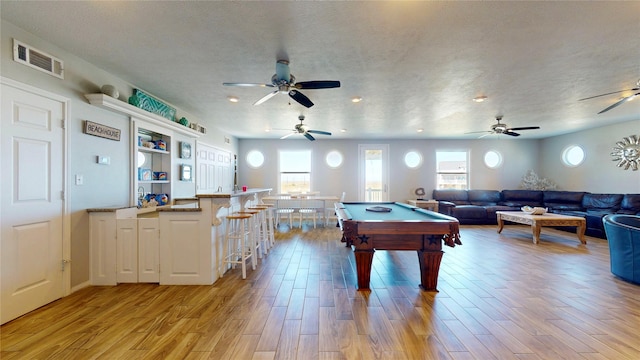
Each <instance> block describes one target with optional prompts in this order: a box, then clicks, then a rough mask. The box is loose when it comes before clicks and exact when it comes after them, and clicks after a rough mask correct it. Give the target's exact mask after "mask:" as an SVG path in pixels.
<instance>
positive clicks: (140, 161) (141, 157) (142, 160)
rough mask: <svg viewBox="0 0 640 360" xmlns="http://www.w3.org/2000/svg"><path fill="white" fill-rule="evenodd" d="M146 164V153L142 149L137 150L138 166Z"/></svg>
mask: <svg viewBox="0 0 640 360" xmlns="http://www.w3.org/2000/svg"><path fill="white" fill-rule="evenodd" d="M146 164H147V155H145V153H143V152H142V151H138V167H139V168H141V167H143V166H145V165H146Z"/></svg>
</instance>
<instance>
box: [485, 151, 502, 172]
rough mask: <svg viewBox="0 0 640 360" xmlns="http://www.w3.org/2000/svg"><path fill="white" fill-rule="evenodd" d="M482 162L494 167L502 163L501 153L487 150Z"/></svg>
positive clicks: (491, 167)
mask: <svg viewBox="0 0 640 360" xmlns="http://www.w3.org/2000/svg"><path fill="white" fill-rule="evenodd" d="M484 164H485V165H487V167H488V168H490V169H495V168H497V167H500V165H502V155H501V154H500V153H499V152H498V151H495V150H489V151H487V152H486V153H485V154H484Z"/></svg>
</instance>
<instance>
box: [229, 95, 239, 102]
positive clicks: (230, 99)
mask: <svg viewBox="0 0 640 360" xmlns="http://www.w3.org/2000/svg"><path fill="white" fill-rule="evenodd" d="M227 99H229V101H231V102H232V103H237V102H238V101H240V100H239V99H238V97H237V96H228V97H227Z"/></svg>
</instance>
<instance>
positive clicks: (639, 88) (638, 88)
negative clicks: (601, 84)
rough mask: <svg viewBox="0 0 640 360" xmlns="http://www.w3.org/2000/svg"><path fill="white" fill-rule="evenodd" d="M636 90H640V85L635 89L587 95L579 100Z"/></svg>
mask: <svg viewBox="0 0 640 360" xmlns="http://www.w3.org/2000/svg"><path fill="white" fill-rule="evenodd" d="M636 90H640V87H635V88H633V89H627V90H620V91H613V92H610V93H606V94H600V95H596V96H589V97H586V98H584V99H580V100H578V101H582V100H589V99H595V98H597V97H600V96H607V95H612V94H617V93H621V92H625V91H636Z"/></svg>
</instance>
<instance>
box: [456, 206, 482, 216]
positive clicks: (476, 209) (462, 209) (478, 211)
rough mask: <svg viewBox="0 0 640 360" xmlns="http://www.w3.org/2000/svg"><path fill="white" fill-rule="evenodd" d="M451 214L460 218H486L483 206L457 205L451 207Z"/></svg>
mask: <svg viewBox="0 0 640 360" xmlns="http://www.w3.org/2000/svg"><path fill="white" fill-rule="evenodd" d="M451 215H452V216H453V217H455V218H462V219H486V218H487V211H486V210H485V209H484V207H483V206H477V205H458V206H456V207H455V208H454V209H453V212H452V213H451Z"/></svg>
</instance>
